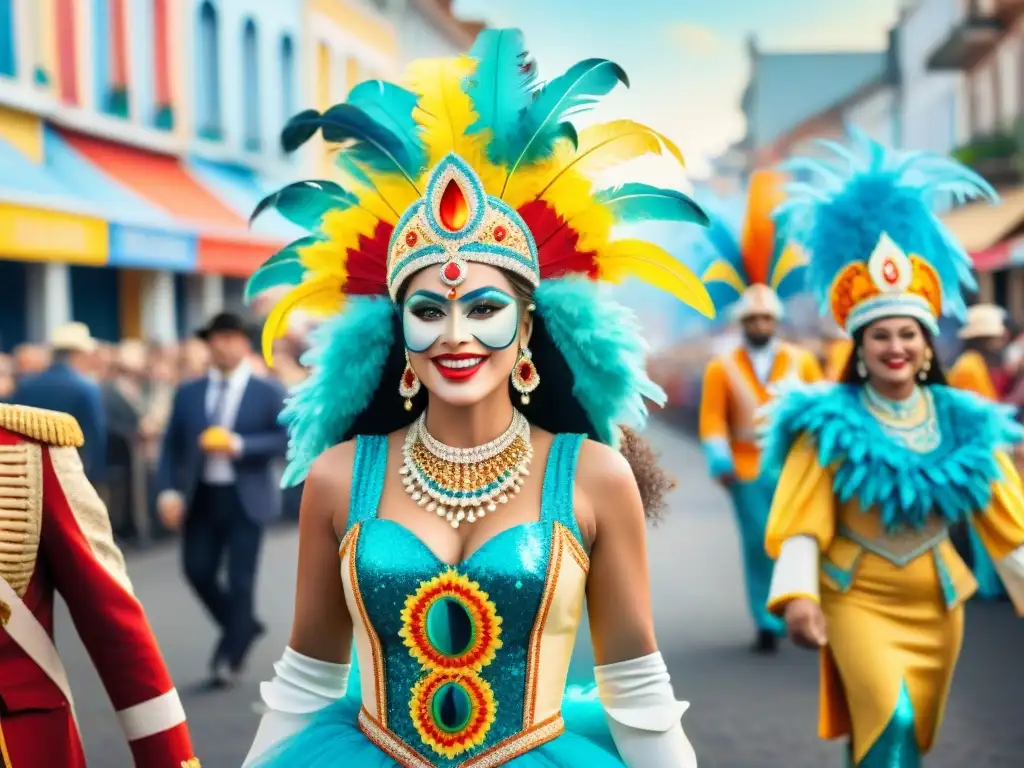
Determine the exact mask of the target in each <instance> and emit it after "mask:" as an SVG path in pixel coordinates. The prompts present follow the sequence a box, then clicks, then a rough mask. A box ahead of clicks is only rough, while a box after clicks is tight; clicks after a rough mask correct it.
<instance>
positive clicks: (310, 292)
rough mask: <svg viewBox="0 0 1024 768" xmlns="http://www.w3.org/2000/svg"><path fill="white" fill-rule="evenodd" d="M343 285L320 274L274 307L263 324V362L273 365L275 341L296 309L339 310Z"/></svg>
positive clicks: (286, 330) (284, 331)
mask: <svg viewBox="0 0 1024 768" xmlns="http://www.w3.org/2000/svg"><path fill="white" fill-rule="evenodd" d="M343 288H344V282H342V281H339V280H338V276H337V275H331V274H327V275H320V276H318V277H314V278H313V279H311V280H307V281H306V282H304V283H302V284H301V285H297V286H295V287H294V288H292V289H291V290H290V291H288V293H287V294H285V295H284V297H283V298H282V299H281V300H280V301H279V302H277V304H275V305H274V308H273V309H271V310H270V315H268V316H267V321H266V323H264V325H263V339H262V341H263V359H264V360H266V361H267V365H269V366H270V367H273V366H274V342H275V341H277V340H278V339H280V338H281V337H282V336H284V335H285V334H286V333H287V332H288V318H289V317H290V316H291V314H292V312H294V311H295V310H296V309H304V310H307V311H311V312H316V313H317V314H331V313H334V312H337V311H338V310H340V309H341V305H342V303H343V302H344V300H345V294H344V292H343Z"/></svg>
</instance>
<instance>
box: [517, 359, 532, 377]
mask: <svg viewBox="0 0 1024 768" xmlns="http://www.w3.org/2000/svg"><path fill="white" fill-rule="evenodd" d="M519 378H520V379H522V380H523V381H529V380H530V379H532V378H533V366H532V365H530V364H529V363H522V364H521V365H520V366H519Z"/></svg>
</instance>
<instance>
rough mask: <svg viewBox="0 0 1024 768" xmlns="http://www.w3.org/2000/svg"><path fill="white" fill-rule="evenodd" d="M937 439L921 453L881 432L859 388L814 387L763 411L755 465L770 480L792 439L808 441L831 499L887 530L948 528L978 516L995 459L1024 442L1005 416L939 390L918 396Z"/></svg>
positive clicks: (1004, 411) (996, 473)
mask: <svg viewBox="0 0 1024 768" xmlns="http://www.w3.org/2000/svg"><path fill="white" fill-rule="evenodd" d="M925 394H926V397H927V398H928V400H929V406H930V407H931V408H932V409H933V412H934V413H933V416H934V418H935V421H936V424H937V427H938V429H939V432H940V435H941V440H940V441H939V444H938V445H937V447H935V448H934V449H933V450H931V451H928V452H927V453H921V452H917V451H913V450H911V449H909V448H907V447H906V446H905V445H904V444H903V443H902V442H901V441H899V440H896V439H894V438H893V437H891V436H890V435H889V433H887V432H886V431H885V430H884V429H883V428H882V426H881V425H880V424H879V422H878V421H877V420H876V419H875V417H874V416H873V415H872V414H871V412H870V411H869V410H868V408H867V407H866V406H865V404H864V402H863V399H862V387H859V386H855V385H845V384H831V383H822V384H813V385H807V386H804V387H801V388H797V389H793V390H790V391H788V392H787V393H786V394H785V395H783V396H782V397H780V398H779V399H778V400H776V401H775V402H773V403H772V404H771V405H770V407H769V408H768V409H766V411H765V419H764V421H763V422H762V426H761V430H762V447H763V449H764V453H763V458H762V462H763V463H762V466H763V470H762V471H764V472H765V473H766V475H767V476H769V477H777V476H778V474H779V473H780V472H781V470H782V466H783V464H784V463H785V460H786V456H787V455H788V453H789V450H790V449H791V448H792V446H793V444H794V443H795V442H796V439H797V438H798V437H799V436H800V435H802V434H806V435H808V436H809V437H810V438H811V439H812V440H813V442H814V444H815V446H816V447H817V451H818V463H819V464H820V466H821V467H823V468H826V467H827V468H829V470H830V471H831V472H832V475H833V489H834V491H835V494H836V498H837V500H839V501H840V502H846V501H849V500H850V499H856V500H857V502H858V503H859V505H860V508H861V509H863V510H865V511H867V510H872V509H873V510H877V512H878V514H879V515H880V516H881V519H882V522H883V524H884V525H885V526H886V527H887V528H889V529H899V528H904V527H911V528H913V527H919V526H921V525H923V524H924V523H925V522H926V521H927V519H928V517H929V516H930V515H932V514H934V513H935V512H938V513H939V514H941V515H942V516H943V517H944V518H946V520H948V521H949V522H951V523H953V522H956V521H958V520H961V519H963V518H965V517H966V516H967V515H970V514H973V513H976V512H979V511H981V510H983V509H984V508H985V507H986V506H987V505H988V503H989V501H990V499H991V493H992V484H993V483H994V482H996V481H998V480H1001V479H1002V478H1001V475H1000V469H999V465H998V462H997V461H996V458H995V452H996V451H998V450H1004V449H1006V448H1007V447H1008V446H1010V445H1012V444H1014V443H1017V442H1020V441H1021V440H1022V439H1024V431H1022V428H1021V426H1020V425H1019V424H1017V423H1016V422H1015V421H1014V418H1013V414H1012V412H1011V411H1010V409H1008V408H1006V407H1004V406H1000V405H995V404H992V403H989V402H987V401H985V400H982V399H981V398H979V397H977V396H975V395H973V394H971V393H967V392H961V391H959V390H955V389H951V388H949V387H943V386H938V385H936V386H931V387H927V388H926V389H925Z"/></svg>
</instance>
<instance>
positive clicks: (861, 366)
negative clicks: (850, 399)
mask: <svg viewBox="0 0 1024 768" xmlns="http://www.w3.org/2000/svg"><path fill="white" fill-rule="evenodd" d="M857 375H858V376H860V377H861V378H862V379H866V378H867V377H868V366H867V363H865V362H864V350H862V349H858V350H857Z"/></svg>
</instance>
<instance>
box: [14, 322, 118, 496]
mask: <svg viewBox="0 0 1024 768" xmlns="http://www.w3.org/2000/svg"><path fill="white" fill-rule="evenodd" d="M97 346H98V345H97V343H96V340H95V339H93V338H92V335H91V334H90V333H89V326H87V325H86V324H85V323H66V324H65V325H61V326H58V327H57V328H56V329H54V331H53V334H52V335H51V337H50V348H51V350H52V351H53V357H52V362H51V364H50V367H49V368H47V369H46V370H45V371H43V372H41V373H36V374H32V375H30V376H26V377H25V378H23V379H22V380H21V381H19V382H18V388H17V389H16V390H15V391H14V394H13V395H12V396H11V398H10V402H11V403H12V404H14V405H29V406H32V407H34V408H44V409H46V410H49V411H63V412H64V413H68V414H70V415H72V416H74V417H75V419H76V420H77V421H78V423H79V425H81V427H82V435H83V436H84V437H85V445H83V446H82V448H81V454H82V463H83V464H84V465H85V473H86V476H87V477H88V478H89V480H90V481H91V482H92V484H93V485H102V484H103V482H104V480H105V476H106V469H107V419H106V413H105V412H104V410H103V398H102V396H101V394H100V388H99V385H97V384H96V382H94V381H92V380H91V379H89V378H88V374H89V372H90V371H91V370H92V368H93V365H94V361H95V357H94V356H95V354H96V348H97Z"/></svg>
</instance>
